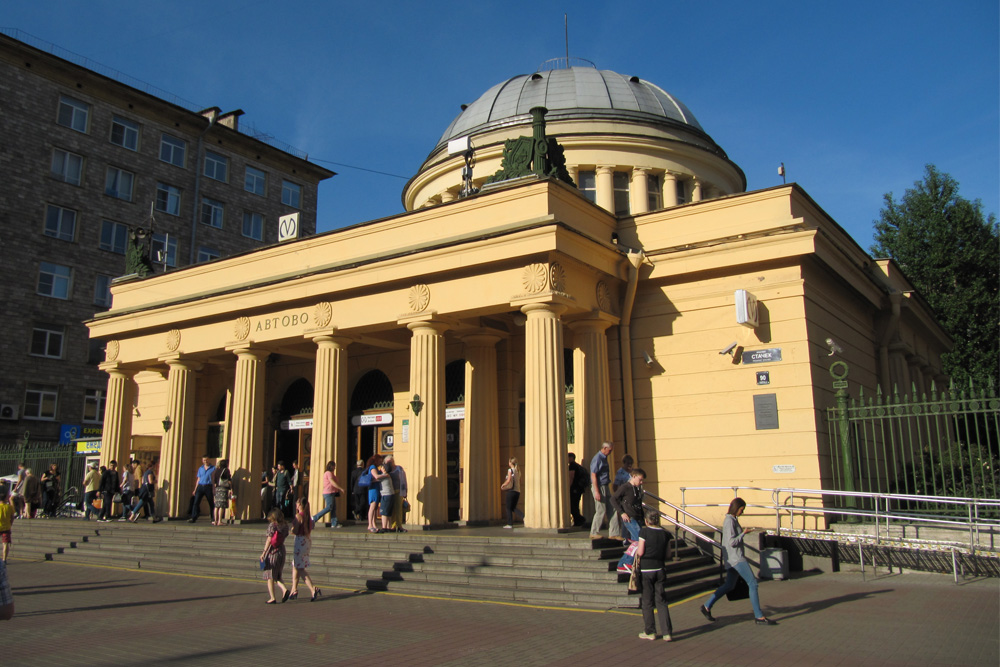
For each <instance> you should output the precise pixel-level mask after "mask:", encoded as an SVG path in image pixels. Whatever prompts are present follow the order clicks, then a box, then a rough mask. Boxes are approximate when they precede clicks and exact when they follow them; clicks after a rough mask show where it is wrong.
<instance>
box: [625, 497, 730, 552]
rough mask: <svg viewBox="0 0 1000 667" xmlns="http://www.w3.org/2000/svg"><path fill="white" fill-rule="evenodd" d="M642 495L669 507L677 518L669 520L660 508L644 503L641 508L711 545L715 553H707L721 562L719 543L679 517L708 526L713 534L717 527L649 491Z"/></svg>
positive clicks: (668, 516) (720, 545)
mask: <svg viewBox="0 0 1000 667" xmlns="http://www.w3.org/2000/svg"><path fill="white" fill-rule="evenodd" d="M643 494H644V496H648V497H650V498H652V499H653V500H655V501H656V502H657V503H659V504H660V505H661V506H662V505H665V506H667V507H669V508H670V509H672V510H674V515H675V516H676V517H677V518H671V517H670V515H669V514H667V513H666V512H664V511H663V509H662V508H661V507H654V506H652V505H648V504H646V503H645V502H643V504H642V506H643V507H645V508H646V509H651V510H656V511H658V512H659V513H660V518H661V519H666V520H667V521H669V522H670V523H672V524H673V525H674V526H675V527H677V528H678V529H679V530H683V531H684V532H686V533H690V534H691V535H693V536H694V537H695V538H697V539H698V540H701V541H702V542H707V543H708V544H711V545H712V546H714V547H715V548H716V549H717V551H709V553H710V554H711V555H712V556H713V557H714V558H715V559H716V560H719V561H720V562H721V560H722V556H721V553H722V544H720V543H719V542H716V541H715V540H714V539H712V538H711V537H709V536H708V535H705V534H704V533H701V532H699V531H697V530H695V529H694V528H692V527H690V526H688V525H687V524H686V523H684V522H682V521H681V519H680V517H681V516H684V517H686V518H688V519H694V520H695V521H697V522H698V523H701V524H703V525H705V526H708V527H709V528H711V529H712V531H713V532H714V531H717V530H718V527H716V526H714V525H712V524H710V523H709V522H708V521H705V520H704V519H702V518H701V517H699V516H695V515H694V514H691V513H690V512H688V511H687V510H684V509H681V508H680V507H678V506H677V505H674V504H673V503H672V502H670V501H668V500H664V499H663V498H660V497H659V496H655V495H653V494H652V493H650V492H649V491H644V492H643ZM703 551H704V550H703ZM674 557H675V558H676V557H677V550H676V549H675V550H674Z"/></svg>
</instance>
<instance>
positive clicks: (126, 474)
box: [118, 461, 135, 521]
mask: <svg viewBox="0 0 1000 667" xmlns="http://www.w3.org/2000/svg"><path fill="white" fill-rule="evenodd" d="M133 464H134V461H129V462H128V463H126V464H125V465H123V466H122V480H121V489H122V516H121V518H120V519H118V520H119V521H128V518H129V514H131V510H132V496H134V495H135V472H133V467H134V466H133Z"/></svg>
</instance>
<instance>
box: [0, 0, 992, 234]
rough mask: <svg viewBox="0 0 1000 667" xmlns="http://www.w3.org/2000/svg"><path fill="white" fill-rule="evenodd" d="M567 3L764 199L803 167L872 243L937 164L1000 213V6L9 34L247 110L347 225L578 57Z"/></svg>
mask: <svg viewBox="0 0 1000 667" xmlns="http://www.w3.org/2000/svg"><path fill="white" fill-rule="evenodd" d="M625 8H628V10H626V9H625ZM633 8H634V9H633ZM629 11H638V12H639V13H638V14H631V15H630V14H629V13H628V12H629ZM566 12H568V13H569V32H570V36H569V50H570V55H571V56H575V57H581V58H586V59H588V60H591V61H593V62H594V63H596V64H597V66H598V67H600V68H601V69H610V70H614V71H617V72H620V73H622V74H625V75H628V76H632V75H635V76H639V77H641V78H644V79H648V80H650V81H652V82H654V83H656V84H658V85H659V86H661V87H662V88H664V89H665V90H667V91H669V92H671V93H672V94H674V95H675V96H676V97H678V98H679V99H681V100H682V101H684V102H685V103H686V104H687V105H688V107H689V108H690V109H691V110H692V111H693V112H694V114H695V116H696V117H697V118H698V120H699V121H700V122H701V124H702V126H703V127H704V128H705V130H706V131H707V132H708V133H709V134H710V135H712V137H713V138H714V139H715V141H716V142H717V143H718V144H719V145H721V146H722V147H723V148H724V149H725V150H726V152H727V153H728V154H729V156H730V158H731V159H732V160H733V161H735V162H736V163H737V164H739V165H740V166H741V167H742V168H743V170H744V171H745V172H746V175H747V181H748V189H750V190H754V189H759V188H765V187H770V186H772V185H776V184H778V183H780V182H781V177H780V176H778V173H777V168H778V165H779V163H781V162H784V163H785V166H786V169H787V172H788V180H789V181H796V182H798V183H799V184H800V185H802V186H803V187H804V188H805V189H806V191H807V192H809V194H810V195H811V196H812V197H813V199H815V200H816V202H817V203H818V204H819V205H820V206H821V207H823V208H824V209H825V210H826V211H827V212H828V213H829V214H830V215H831V216H833V218H834V219H835V220H837V221H838V222H839V223H840V224H841V225H842V226H843V227H844V228H845V229H847V231H848V232H850V233H851V235H852V236H854V238H855V239H856V240H857V241H858V242H859V243H860V244H861V245H862V246H863V247H865V248H867V247H868V245H869V244H870V241H871V223H872V220H873V219H875V218H876V217H877V216H878V211H879V209H880V208H881V206H882V195H883V194H884V193H886V192H890V191H892V192H895V193H896V194H897V195H901V194H902V193H903V191H904V190H905V189H906V188H908V187H910V186H911V185H912V184H913V182H914V181H915V180H917V179H919V178H920V177H921V176H922V173H923V168H924V165H925V164H926V163H934V164H936V165H937V166H938V168H939V169H941V170H942V171H946V172H948V173H950V174H951V175H952V176H954V177H955V178H957V179H958V181H959V182H960V183H961V186H962V194H963V195H964V196H966V197H968V198H970V199H975V198H979V199H982V201H983V205H984V208H985V209H986V211H987V212H997V211H998V210H1000V206H998V199H1000V197H998V189H1000V47H998V35H1000V9H998V3H997V2H996V0H959V1H957V2H954V3H941V2H929V1H927V0H909V1H906V2H903V1H895V0H894V1H879V0H867V1H865V2H859V1H855V0H846V1H842V2H836V3H834V2H823V1H818V2H802V1H801V0H799V1H797V2H783V1H771V2H766V3H748V2H713V1H706V2H700V3H669V2H661V3H626V4H622V3H611V2H596V1H590V0H577V1H576V2H572V3H567V2H548V1H544V0H536V2H520V1H517V0H512V1H509V2H504V3H499V2H487V1H483V2H479V3H475V2H472V3H470V2H446V1H442V2H423V3H421V2H412V1H411V2H402V1H392V2H369V3H360V2H341V1H339V0H327V1H320V0H301V1H285V2H276V1H274V0H271V1H268V0H244V1H241V2H235V1H232V0H216V2H213V3H205V2H201V1H194V0H173V1H167V0H160V1H159V2H136V1H135V0H129V1H121V0H87V1H86V2H84V1H75V2H70V1H69V0H61V1H52V0H7V1H6V2H5V3H3V6H2V8H0V26H3V27H9V28H18V29H20V30H22V31H24V32H27V33H29V34H31V35H33V36H35V37H37V38H40V39H43V40H46V41H48V42H52V43H53V44H55V45H57V46H59V47H62V48H64V49H67V50H69V51H72V52H74V53H76V54H79V55H81V56H85V57H87V58H90V59H92V60H94V61H96V62H98V63H101V64H102V65H106V66H108V67H110V68H113V69H116V70H119V71H121V72H122V73H124V74H127V75H129V76H132V77H135V78H137V79H140V80H143V81H146V82H148V83H150V84H152V85H154V86H157V87H158V88H161V89H163V90H165V91H169V92H170V93H172V94H174V95H176V96H178V97H180V98H183V99H185V100H190V101H191V102H193V103H195V104H197V105H199V106H202V107H208V106H218V107H221V108H222V109H223V111H228V110H230V109H236V108H241V109H243V110H244V111H245V112H246V115H245V116H244V117H243V119H242V121H243V122H250V123H253V124H254V125H255V126H257V128H259V129H262V130H265V131H266V132H268V133H270V134H272V135H274V136H275V137H276V138H278V139H280V140H282V141H285V142H287V143H289V144H292V145H293V146H296V147H298V148H300V149H302V150H305V151H307V152H308V153H309V155H310V158H311V159H313V160H316V161H317V162H320V164H323V165H324V166H326V167H328V168H330V169H333V170H334V171H337V172H338V174H339V175H338V176H335V177H334V178H333V179H330V180H329V181H327V182H326V183H325V184H323V185H322V186H321V187H320V200H319V201H320V206H319V223H318V226H319V229H320V231H326V230H330V229H336V228H338V227H342V226H344V225H348V224H353V223H357V222H362V221H365V220H371V219H375V218H379V217H384V216H388V215H393V214H396V213H399V212H401V211H402V204H401V203H400V193H401V191H402V187H403V185H404V183H405V182H406V181H405V179H406V178H408V177H410V176H411V175H413V173H415V171H416V170H417V169H418V168H419V166H420V164H421V162H422V161H423V160H424V158H425V157H426V156H427V154H428V153H429V152H430V150H431V149H432V148H433V147H434V145H435V144H436V143H437V141H438V139H439V138H440V135H441V133H442V132H443V131H444V129H445V128H446V127H447V126H448V124H449V123H450V122H451V120H452V118H453V117H454V116H455V115H456V114H457V113H458V112H459V105H461V104H463V103H471V102H473V101H474V100H475V99H476V98H478V97H479V95H481V94H482V93H483V92H485V91H486V90H487V89H488V88H489V87H491V86H492V85H494V84H496V83H499V82H501V81H503V80H505V79H507V78H509V77H511V76H514V75H517V74H524V73H530V72H533V71H535V70H536V69H537V68H538V66H539V64H541V63H542V62H543V61H545V60H547V59H550V58H556V57H560V56H563V55H564V54H565V51H566V47H565V41H564V27H563V15H564V13H566ZM345 165H350V166H345ZM352 167H359V168H361V169H358V168H352ZM365 169H366V170H372V171H364V170H365ZM373 171H375V172H384V174H392V175H384V174H378V173H372V172H373ZM399 177H403V178H399Z"/></svg>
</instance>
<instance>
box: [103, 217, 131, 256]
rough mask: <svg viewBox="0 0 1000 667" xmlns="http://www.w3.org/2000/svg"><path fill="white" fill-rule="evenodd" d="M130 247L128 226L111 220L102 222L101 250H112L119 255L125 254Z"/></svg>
mask: <svg viewBox="0 0 1000 667" xmlns="http://www.w3.org/2000/svg"><path fill="white" fill-rule="evenodd" d="M127 247H128V225H126V224H125V223H122V222H112V221H110V220H102V221H101V243H100V248H101V250H110V251H111V252H116V253H118V254H119V255H124V254H125V248H127Z"/></svg>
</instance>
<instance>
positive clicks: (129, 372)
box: [97, 361, 139, 378]
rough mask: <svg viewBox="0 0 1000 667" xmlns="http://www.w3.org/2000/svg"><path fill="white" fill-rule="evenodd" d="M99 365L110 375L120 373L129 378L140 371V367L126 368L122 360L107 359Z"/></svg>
mask: <svg viewBox="0 0 1000 667" xmlns="http://www.w3.org/2000/svg"><path fill="white" fill-rule="evenodd" d="M97 367H98V368H100V369H101V370H102V371H104V372H105V373H107V374H108V375H120V376H123V377H129V378H130V377H133V376H134V375H135V374H136V373H138V372H139V369H136V368H126V367H125V366H124V364H122V362H120V361H105V362H103V363H100V364H98V365H97Z"/></svg>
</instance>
